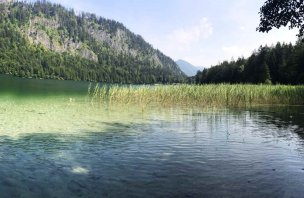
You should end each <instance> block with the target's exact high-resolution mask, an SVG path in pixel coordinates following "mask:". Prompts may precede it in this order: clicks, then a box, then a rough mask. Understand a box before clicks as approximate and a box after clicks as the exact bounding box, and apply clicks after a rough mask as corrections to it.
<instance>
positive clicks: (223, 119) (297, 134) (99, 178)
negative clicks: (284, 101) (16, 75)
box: [0, 97, 304, 197]
mask: <svg viewBox="0 0 304 198" xmlns="http://www.w3.org/2000/svg"><path fill="white" fill-rule="evenodd" d="M0 106H1V108H0V109H1V110H0V119H1V120H2V122H1V126H0V132H1V138H0V197H206V196H207V197H222V196H227V197H248V196H250V197H269V196H271V197H286V196H287V197H292V196H294V197H301V195H303V193H304V183H303V179H304V150H303V139H302V136H301V132H302V131H303V126H302V123H303V122H300V120H303V114H301V112H303V109H301V108H291V107H290V108H287V109H286V108H282V109H281V110H282V111H287V112H288V113H289V114H290V116H292V118H293V117H297V118H296V119H291V117H290V116H289V117H288V116H287V117H285V116H280V115H281V114H280V112H281V111H275V110H274V109H269V108H259V109H252V110H242V109H230V110H228V109H218V110H214V109H195V110H193V109H187V108H185V109H177V108H171V109H160V108H151V109H144V110H142V109H141V108H137V107H131V106H128V107H121V106H120V107H117V106H116V107H115V106H111V107H104V106H98V105H94V104H90V103H89V102H87V101H86V99H85V98H82V99H81V98H77V99H75V100H74V101H73V102H70V100H69V98H64V97H62V98H57V99H54V98H52V99H27V100H23V101H18V102H13V101H12V100H10V101H6V102H5V101H2V102H1V103H0ZM282 115H286V113H283V114H282ZM286 118H289V119H286ZM298 121H299V122H298Z"/></svg>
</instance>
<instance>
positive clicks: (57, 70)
mask: <svg viewBox="0 0 304 198" xmlns="http://www.w3.org/2000/svg"><path fill="white" fill-rule="evenodd" d="M1 2H2V3H1ZM1 2H0V73H6V74H13V75H16V76H20V77H37V78H53V79H71V80H87V81H102V82H111V83H156V82H158V83H173V82H183V81H184V79H185V75H184V73H183V72H182V71H181V70H180V69H179V67H178V66H177V65H176V63H175V62H174V61H173V60H172V59H171V58H169V57H167V56H165V55H164V54H163V53H161V52H160V51H159V50H156V49H154V48H153V47H152V46H151V45H150V44H148V43H147V42H145V41H144V39H143V38H142V37H141V36H139V35H135V34H134V33H132V32H131V31H129V30H128V29H127V28H126V27H125V26H124V25H123V24H121V23H119V22H116V21H113V20H108V19H104V18H102V17H97V16H96V15H95V14H89V13H81V14H79V15H77V14H75V12H74V10H72V9H69V10H68V9H66V8H64V7H62V6H61V5H58V4H52V3H49V2H47V1H37V2H35V3H26V2H10V1H7V0H6V1H5V0H1ZM3 2H4V3H3Z"/></svg>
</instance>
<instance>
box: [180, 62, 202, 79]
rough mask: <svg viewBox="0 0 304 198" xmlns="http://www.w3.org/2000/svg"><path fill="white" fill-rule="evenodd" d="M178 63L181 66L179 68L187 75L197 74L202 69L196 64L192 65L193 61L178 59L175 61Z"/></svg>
mask: <svg viewBox="0 0 304 198" xmlns="http://www.w3.org/2000/svg"><path fill="white" fill-rule="evenodd" d="M175 62H176V64H177V65H178V66H179V68H180V69H181V70H182V71H183V72H184V73H185V74H186V75H187V76H189V77H190V76H195V75H196V74H197V72H198V71H199V70H200V69H202V67H201V68H198V67H195V66H194V65H192V64H191V63H189V62H187V61H185V60H181V59H180V60H177V61H175Z"/></svg>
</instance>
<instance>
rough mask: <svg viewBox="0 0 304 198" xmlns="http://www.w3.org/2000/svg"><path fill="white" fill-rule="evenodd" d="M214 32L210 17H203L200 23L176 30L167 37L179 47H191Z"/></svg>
mask: <svg viewBox="0 0 304 198" xmlns="http://www.w3.org/2000/svg"><path fill="white" fill-rule="evenodd" d="M212 34H213V27H212V24H211V23H210V22H209V20H208V18H206V17H204V18H202V19H201V20H200V21H199V23H198V24H196V25H194V26H191V27H187V28H179V29H176V30H174V31H173V32H172V33H171V34H169V35H168V36H167V37H168V39H169V40H170V41H173V42H175V43H176V45H178V46H179V47H189V45H191V44H193V43H195V42H198V41H200V40H202V39H207V38H209V37H210V36H211V35H212Z"/></svg>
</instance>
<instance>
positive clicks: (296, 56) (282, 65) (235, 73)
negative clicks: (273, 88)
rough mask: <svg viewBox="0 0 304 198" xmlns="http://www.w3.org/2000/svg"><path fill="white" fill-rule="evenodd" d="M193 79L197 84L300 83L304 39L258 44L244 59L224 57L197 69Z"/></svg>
mask: <svg viewBox="0 0 304 198" xmlns="http://www.w3.org/2000/svg"><path fill="white" fill-rule="evenodd" d="M195 81H196V83H198V84H206V83H253V84H260V83H265V84H271V83H272V84H304V43H303V42H302V40H301V39H300V40H299V41H298V42H297V43H296V44H295V45H292V44H285V43H283V44H281V43H277V44H276V45H275V46H271V47H268V46H264V47H263V46H261V47H260V48H259V49H258V50H257V51H255V52H253V54H252V55H251V56H250V57H249V58H248V59H244V58H239V59H237V60H236V61H235V60H232V61H224V62H222V63H220V64H219V65H216V66H213V67H211V68H209V69H204V70H203V71H200V72H198V73H197V75H196V76H195Z"/></svg>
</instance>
